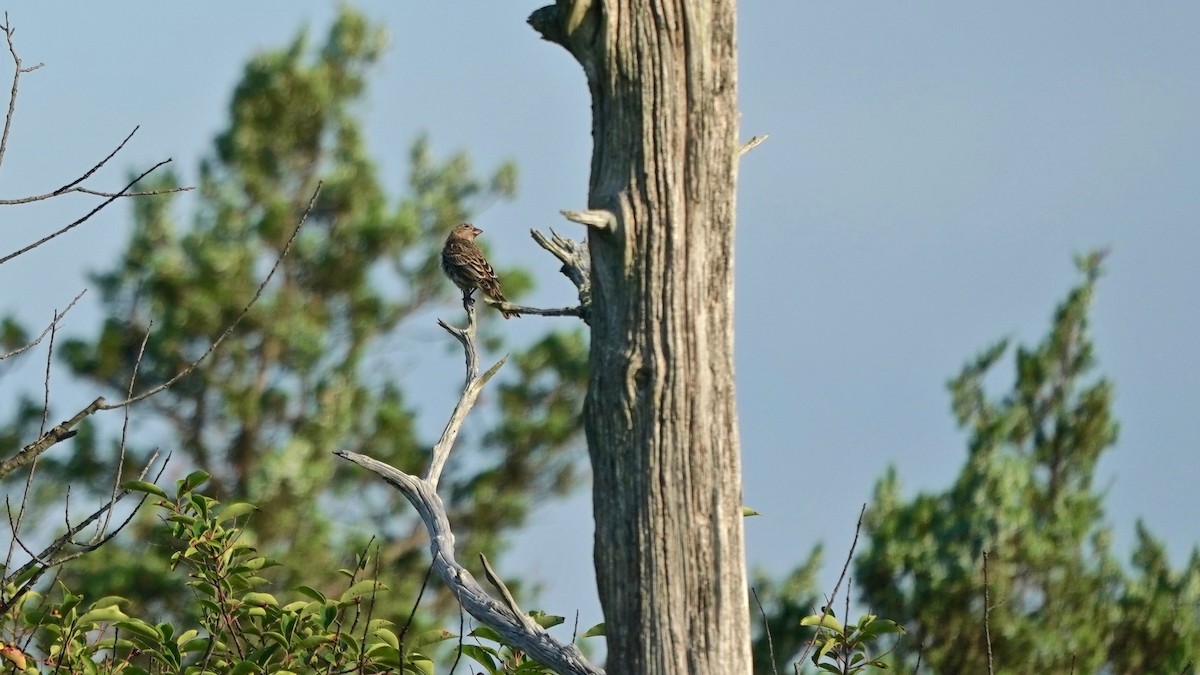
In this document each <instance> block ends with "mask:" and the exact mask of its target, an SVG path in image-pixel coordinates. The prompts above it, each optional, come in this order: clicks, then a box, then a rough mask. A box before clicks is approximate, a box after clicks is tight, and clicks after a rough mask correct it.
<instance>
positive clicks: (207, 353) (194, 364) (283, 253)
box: [0, 183, 322, 475]
mask: <svg viewBox="0 0 1200 675" xmlns="http://www.w3.org/2000/svg"><path fill="white" fill-rule="evenodd" d="M321 185H322V183H317V188H316V189H315V190H313V193H312V197H310V198H309V200H308V206H307V207H305V209H304V213H303V214H301V216H300V222H298V223H296V229H294V230H292V236H290V237H288V240H287V243H285V244H284V245H283V250H282V251H280V252H279V256H278V257H277V258H275V264H273V265H271V269H270V271H269V272H267V276H266V277H265V278H264V279H263V280H262V283H260V284H259V285H258V289H257V290H255V291H254V296H253V297H251V298H250V301H249V302H247V303H246V306H245V307H243V308H242V311H241V312H239V313H238V315H237V317H236V318H234V320H233V321H232V322H231V323H230V324H229V326H228V327H226V328H225V331H224V332H223V333H221V336H220V337H218V338H217V339H216V340H215V341H214V342H213V343H212V344H211V345H210V346H209V347H208V349H207V350H205V352H204V353H203V354H201V355H200V357H199V358H198V359H196V360H195V361H192V362H191V363H189V364H188V365H187V367H186V368H184V369H183V370H181V371H179V372H178V373H176V374H175V376H174V377H172V378H171V379H169V380H167V381H166V382H163V383H162V384H160V385H158V386H156V387H152V388H150V389H149V390H147V391H144V392H142V393H140V394H138V395H137V396H131V397H129V398H127V399H125V400H124V401H119V402H117V403H102V404H101V408H100V409H101V410H113V409H114V408H121V407H124V406H127V405H133V404H134V403H137V402H139V401H144V400H146V399H148V398H150V397H151V396H154V395H155V394H157V393H159V392H161V391H165V390H166V389H169V388H170V387H171V385H173V384H175V383H176V382H178V381H180V380H182V379H183V378H185V377H187V376H188V375H191V374H192V371H194V370H196V368H197V367H199V365H200V364H201V363H203V362H204V360H205V359H207V358H208V357H209V356H211V355H212V353H213V352H215V351H216V350H217V347H220V346H221V343H222V342H224V341H225V339H226V338H228V337H229V336H230V335H231V334H232V333H233V330H234V329H235V328H237V326H238V324H239V323H241V322H242V319H244V318H246V315H247V314H249V313H250V308H252V307H254V305H255V303H257V302H258V299H259V297H261V296H262V293H263V291H264V290H265V289H266V288H267V284H268V283H270V282H271V278H272V277H274V276H275V272H276V271H277V270H278V269H279V265H280V264H282V263H283V259H284V257H285V256H287V254H288V251H290V250H291V249H292V244H293V243H295V241H296V237H297V236H299V234H300V229H301V228H303V227H304V222H305V221H306V220H308V214H309V213H310V212H311V211H312V208H313V205H314V204H315V203H316V201H317V195H318V194H320V193H321ZM0 262H2V261H0ZM0 475H2V474H0Z"/></svg>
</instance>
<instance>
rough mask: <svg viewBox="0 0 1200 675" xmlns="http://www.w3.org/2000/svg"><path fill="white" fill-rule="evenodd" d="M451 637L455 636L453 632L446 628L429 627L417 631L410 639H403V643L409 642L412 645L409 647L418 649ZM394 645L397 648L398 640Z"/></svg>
mask: <svg viewBox="0 0 1200 675" xmlns="http://www.w3.org/2000/svg"><path fill="white" fill-rule="evenodd" d="M389 632H390V631H389ZM453 637H455V635H454V633H451V632H450V631H448V630H442V629H440V628H431V629H430V630H426V631H421V632H420V633H417V634H416V635H414V636H413V637H412V640H411V641H409V640H405V644H406V645H408V644H411V645H412V646H411V649H420V648H421V647H424V646H426V645H431V644H436V643H438V642H441V641H442V640H449V639H450V638H453ZM394 646H395V647H397V648H399V646H400V643H399V641H397V643H396V644H395V645H394Z"/></svg>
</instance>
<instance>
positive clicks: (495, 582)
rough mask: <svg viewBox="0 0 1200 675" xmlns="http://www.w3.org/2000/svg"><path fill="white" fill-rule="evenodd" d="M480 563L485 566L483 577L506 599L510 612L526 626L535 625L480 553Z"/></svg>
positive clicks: (484, 556)
mask: <svg viewBox="0 0 1200 675" xmlns="http://www.w3.org/2000/svg"><path fill="white" fill-rule="evenodd" d="M479 562H480V564H482V565H483V576H484V577H485V578H486V579H487V580H488V583H490V584H491V585H492V588H495V589H496V592H497V593H499V594H500V597H501V598H503V599H504V604H505V605H508V610H509V611H510V612H512V613H513V614H514V615H515V616H518V617H520V618H521V620H522V621H523V622H525V624H526V625H528V624H530V623H533V620H532V619H530V618H529V616H528V615H526V614H525V612H522V611H521V608H520V606H518V605H517V600H516V598H514V597H513V594H512V591H510V590H508V585H507V584H505V583H504V580H503V579H501V578H500V575H499V574H496V570H494V569H492V563H490V562H488V559H487V556H486V555H484V554H482V553H480V554H479Z"/></svg>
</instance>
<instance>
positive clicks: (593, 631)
mask: <svg viewBox="0 0 1200 675" xmlns="http://www.w3.org/2000/svg"><path fill="white" fill-rule="evenodd" d="M603 635H604V622H600V623H598V624H596V625H595V626H592V627H591V628H589V629H587V630H585V631H584V632H583V635H580V636H579V637H585V638H589V637H600V636H603Z"/></svg>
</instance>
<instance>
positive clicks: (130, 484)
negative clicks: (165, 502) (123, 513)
mask: <svg viewBox="0 0 1200 675" xmlns="http://www.w3.org/2000/svg"><path fill="white" fill-rule="evenodd" d="M121 487H122V488H124V489H126V490H131V491H133V492H145V493H146V494H151V495H154V496H155V497H162V498H163V499H170V497H168V496H167V491H166V490H163V489H162V488H160V487H158V486H157V485H155V484H154V483H151V482H149V481H144V480H131V481H126V482H124V483H122V484H121Z"/></svg>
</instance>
